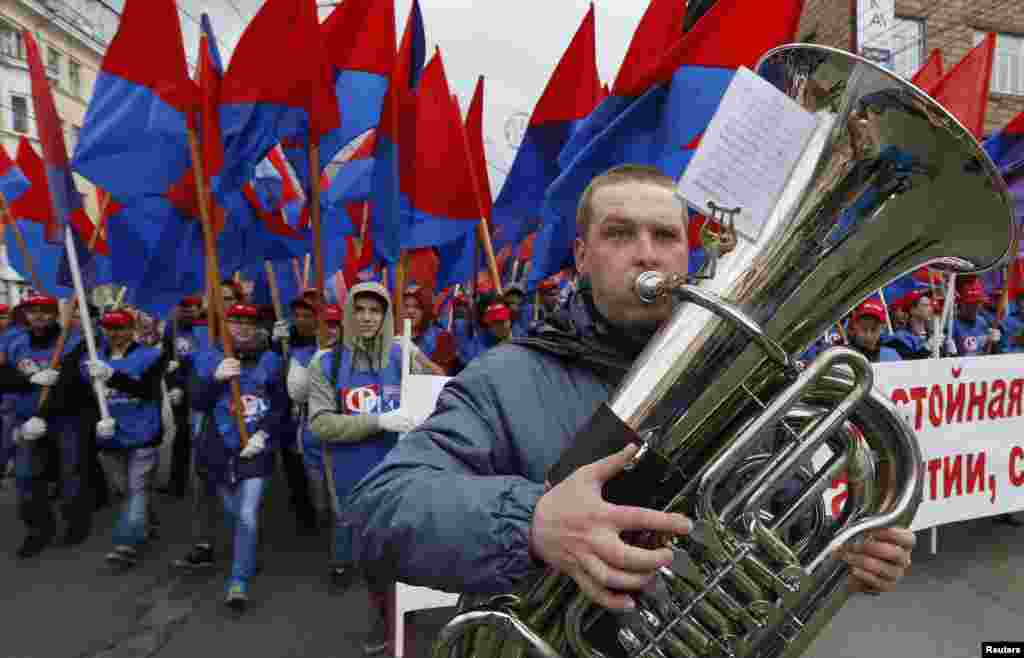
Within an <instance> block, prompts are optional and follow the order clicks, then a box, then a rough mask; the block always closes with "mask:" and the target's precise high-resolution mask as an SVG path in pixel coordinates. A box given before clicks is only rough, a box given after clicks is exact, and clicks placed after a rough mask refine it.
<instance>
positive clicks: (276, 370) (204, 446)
mask: <svg viewBox="0 0 1024 658" xmlns="http://www.w3.org/2000/svg"><path fill="white" fill-rule="evenodd" d="M223 360H224V354H223V353H222V352H221V351H220V350H218V349H209V350H206V351H204V352H200V354H199V355H198V357H197V358H196V377H195V380H194V383H195V388H194V390H193V392H192V395H193V402H194V405H195V408H196V409H197V410H199V411H202V412H204V413H207V414H210V415H211V418H212V423H213V429H214V430H215V431H214V432H212V433H210V434H209V435H208V437H211V438H213V437H215V439H216V440H205V441H201V442H200V443H201V445H200V447H199V450H198V454H199V458H200V459H202V460H203V465H204V466H205V468H206V471H207V472H208V473H209V474H210V476H211V477H212V478H213V479H214V481H216V482H218V483H222V484H235V483H237V482H238V481H239V480H245V479H248V478H254V477H269V476H270V475H271V474H272V473H273V470H274V448H275V444H276V441H277V440H278V437H277V436H276V434H277V431H278V429H279V428H280V426H281V417H282V414H283V413H284V412H285V409H286V407H287V405H288V404H290V402H289V399H288V393H287V391H286V390H285V385H284V379H283V371H282V362H281V357H280V356H278V355H277V354H275V353H274V352H272V351H270V350H266V351H263V352H262V353H260V354H259V355H258V356H254V357H253V358H250V359H245V360H242V374H241V376H240V377H239V387H240V388H241V394H242V404H243V406H244V407H245V411H244V413H245V428H246V431H247V432H248V433H249V435H250V436H252V435H253V434H254V433H256V432H257V431H259V430H263V431H265V432H266V433H267V435H268V437H269V439H268V441H267V449H266V450H264V451H263V452H262V453H261V454H259V455H257V456H255V457H252V458H248V459H241V458H240V457H239V455H240V453H241V450H242V449H241V437H239V435H238V426H237V424H236V421H235V415H234V414H233V413H232V403H231V389H230V387H229V386H228V383H227V382H219V381H217V380H215V379H214V378H213V373H214V371H216V369H217V366H218V365H220V362H221V361H223Z"/></svg>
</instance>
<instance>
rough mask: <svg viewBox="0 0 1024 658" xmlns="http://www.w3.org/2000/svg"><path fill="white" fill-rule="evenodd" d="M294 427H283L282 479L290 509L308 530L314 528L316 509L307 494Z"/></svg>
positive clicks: (304, 468) (289, 425)
mask: <svg viewBox="0 0 1024 658" xmlns="http://www.w3.org/2000/svg"><path fill="white" fill-rule="evenodd" d="M296 431H297V430H296V427H295V426H294V425H291V424H287V425H285V427H284V429H283V431H282V434H281V442H280V444H279V445H280V446H281V448H280V452H281V467H282V469H283V470H284V477H285V480H286V481H287V483H288V491H289V496H288V500H289V501H290V502H291V505H292V509H293V510H294V511H295V517H296V519H298V521H299V523H301V524H302V525H303V526H307V527H309V528H311V529H312V528H316V527H317V526H318V525H319V524H318V523H317V514H316V508H315V507H314V506H313V499H312V497H311V496H310V493H309V478H308V477H307V476H306V466H305V464H304V463H303V461H302V455H301V454H300V453H299V451H298V450H296V449H295V447H296V441H295V436H296Z"/></svg>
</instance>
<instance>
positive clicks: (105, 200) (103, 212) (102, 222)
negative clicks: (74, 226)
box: [89, 192, 110, 251]
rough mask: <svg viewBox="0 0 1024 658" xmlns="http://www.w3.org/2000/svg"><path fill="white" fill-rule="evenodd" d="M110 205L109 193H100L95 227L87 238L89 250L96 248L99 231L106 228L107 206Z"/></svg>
mask: <svg viewBox="0 0 1024 658" xmlns="http://www.w3.org/2000/svg"><path fill="white" fill-rule="evenodd" d="M109 205H110V194H109V193H107V192H102V193H101V194H100V206H99V208H100V216H99V219H97V220H96V228H95V230H93V232H92V236H91V237H90V238H89V251H95V250H96V240H97V239H98V238H99V236H100V233H102V232H103V231H104V230H106V226H107V206H109Z"/></svg>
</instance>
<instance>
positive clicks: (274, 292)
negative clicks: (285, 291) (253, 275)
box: [263, 260, 288, 363]
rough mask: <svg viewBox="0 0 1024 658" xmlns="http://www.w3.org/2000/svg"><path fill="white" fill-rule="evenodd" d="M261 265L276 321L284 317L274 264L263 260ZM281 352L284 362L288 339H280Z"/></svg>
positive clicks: (286, 359) (286, 357)
mask: <svg viewBox="0 0 1024 658" xmlns="http://www.w3.org/2000/svg"><path fill="white" fill-rule="evenodd" d="M263 267H264V268H266V270H267V285H269V286H270V301H271V303H272V304H273V305H274V319H276V320H277V321H278V322H280V321H281V320H283V319H284V313H283V312H282V310H281V293H280V292H279V291H278V289H277V277H276V276H274V265H273V263H271V262H270V261H269V260H265V261H263ZM281 354H282V356H284V361H285V363H287V362H288V339H287V338H283V339H281Z"/></svg>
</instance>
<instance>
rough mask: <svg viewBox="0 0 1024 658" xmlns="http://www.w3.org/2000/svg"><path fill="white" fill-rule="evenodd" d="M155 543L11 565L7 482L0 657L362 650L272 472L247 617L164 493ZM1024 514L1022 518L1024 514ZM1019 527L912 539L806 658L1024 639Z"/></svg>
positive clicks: (348, 606) (222, 551)
mask: <svg viewBox="0 0 1024 658" xmlns="http://www.w3.org/2000/svg"><path fill="white" fill-rule="evenodd" d="M158 509H159V513H160V516H161V520H162V522H163V529H162V535H161V538H160V539H159V540H158V541H157V542H156V543H155V546H154V547H153V549H152V550H151V552H149V553H148V554H146V555H145V558H144V560H143V561H142V562H141V563H140V564H139V565H138V566H137V567H135V568H134V569H131V570H128V571H122V570H115V569H112V568H110V567H109V566H107V565H106V564H105V563H104V561H103V556H104V554H105V553H106V552H107V551H108V550H109V549H110V540H109V538H110V534H111V529H112V526H113V523H114V516H115V514H114V510H113V509H111V508H108V509H105V510H102V511H101V512H100V513H99V514H98V515H97V518H96V527H95V530H94V532H93V536H92V537H91V538H90V539H89V541H88V542H87V543H86V544H84V545H82V546H78V547H75V548H66V547H54V548H50V549H48V550H47V551H45V552H44V553H43V554H42V555H40V556H39V557H37V558H34V559H31V560H27V561H21V562H19V561H16V560H15V559H14V558H13V557H12V553H13V551H14V549H15V548H16V547H17V545H18V543H19V542H20V540H21V537H22V529H21V526H20V523H18V522H17V520H16V517H15V507H14V492H13V482H11V481H10V480H7V481H6V482H5V487H4V489H3V490H2V491H0V519H3V521H2V523H3V527H4V528H6V529H7V530H5V531H4V532H3V533H0V537H2V541H0V551H2V553H0V587H2V589H3V595H0V658H148V657H152V656H158V657H159V658H199V657H205V656H221V655H231V656H240V657H243V658H286V657H290V656H304V657H308V658H318V657H322V658H341V657H345V658H348V657H354V656H355V657H358V656H361V655H362V650H361V644H362V640H363V638H364V637H365V633H366V631H367V629H368V628H369V619H370V616H369V610H368V604H367V598H366V592H365V590H364V589H363V588H362V587H361V586H360V585H358V584H357V585H354V586H353V587H352V588H350V589H348V590H346V591H344V592H339V591H336V590H333V589H332V588H331V586H330V585H329V584H328V582H327V579H326V572H325V567H326V539H325V538H317V537H303V536H300V535H298V533H297V532H296V530H295V525H294V523H293V522H292V521H291V514H290V510H289V507H288V503H287V487H286V485H285V483H284V482H283V480H281V479H280V478H276V479H275V480H274V481H273V483H272V487H271V488H270V489H269V493H268V496H267V502H266V507H265V510H264V521H265V523H264V527H265V533H264V537H265V541H264V546H263V551H262V559H263V563H264V568H263V571H262V572H261V573H260V574H258V575H257V576H256V577H255V578H254V579H253V581H252V583H251V601H250V605H249V608H248V610H247V611H246V612H245V613H243V614H241V615H239V614H237V613H234V612H232V611H230V610H229V609H227V608H226V607H225V606H224V604H223V595H224V584H225V578H226V576H227V572H228V569H229V565H230V559H229V556H228V555H227V550H228V546H229V544H228V542H227V540H226V537H225V539H224V540H223V541H221V542H220V546H219V555H220V558H221V559H220V560H219V566H218V568H217V569H216V570H214V571H213V572H210V573H206V574H197V575H184V574H181V573H178V572H176V571H175V570H174V569H172V568H171V567H170V562H171V560H172V559H174V558H176V557H180V556H181V555H182V554H184V552H185V551H186V550H187V549H188V547H189V509H188V505H187V504H186V503H184V502H180V501H177V500H175V499H169V498H165V497H160V498H159V499H158ZM1022 516H1024V515H1022ZM1022 544H1024V528H1012V527H1009V526H1004V525H996V524H993V523H991V522H990V521H988V520H976V521H969V522H964V523H958V524H953V525H950V526H945V527H943V528H942V529H941V530H940V533H939V553H938V555H935V556H933V555H930V554H929V551H928V548H929V537H928V533H927V532H924V533H920V534H919V536H918V548H917V549H916V551H915V554H914V564H913V566H912V567H911V571H910V574H909V575H908V576H907V577H906V579H905V580H904V582H903V583H902V584H901V587H900V588H899V590H898V591H896V592H892V593H889V594H885V595H883V596H880V597H864V596H860V597H855V598H854V599H853V600H851V602H850V603H849V604H848V605H847V606H846V607H845V608H844V609H843V610H842V611H841V612H840V613H839V614H838V615H837V617H836V618H835V620H834V621H833V623H832V625H831V626H830V627H829V628H828V629H826V631H825V632H824V633H823V634H822V636H821V637H820V638H819V639H818V640H817V641H816V642H815V643H814V644H813V645H812V646H811V648H810V650H809V651H808V653H807V658H858V657H864V658H889V657H890V656H892V657H899V658H935V657H936V656H939V657H945V658H975V657H978V656H980V655H981V653H980V646H981V643H982V642H983V641H997V640H1017V641H1020V640H1024V557H1022V555H1021V553H1022V552H1021V551H1020V550H1019V549H1020V547H1021V545H1022ZM452 613H453V611H452V609H450V608H442V609H437V610H430V611H421V612H414V613H411V614H410V615H408V617H407V631H408V632H407V649H406V656H407V657H408V658H426V656H429V653H430V643H431V641H432V639H433V637H434V636H435V635H436V632H437V630H438V629H439V628H440V626H441V625H443V624H444V623H445V622H446V621H447V620H448V619H450V617H451V616H452Z"/></svg>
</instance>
